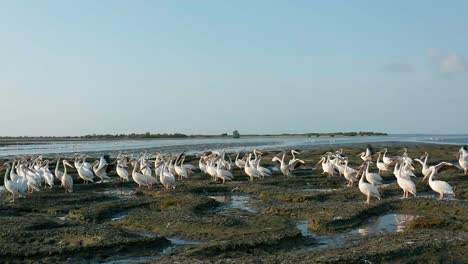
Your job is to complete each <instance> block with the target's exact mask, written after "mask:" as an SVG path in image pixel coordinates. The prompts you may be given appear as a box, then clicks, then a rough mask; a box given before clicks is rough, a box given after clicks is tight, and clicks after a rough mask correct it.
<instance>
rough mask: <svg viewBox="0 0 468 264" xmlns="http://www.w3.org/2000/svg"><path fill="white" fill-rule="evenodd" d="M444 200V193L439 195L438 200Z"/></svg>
mask: <svg viewBox="0 0 468 264" xmlns="http://www.w3.org/2000/svg"><path fill="white" fill-rule="evenodd" d="M443 199H444V193H443V192H442V193H440V197H439V200H443Z"/></svg>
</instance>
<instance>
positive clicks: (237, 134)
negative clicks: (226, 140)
mask: <svg viewBox="0 0 468 264" xmlns="http://www.w3.org/2000/svg"><path fill="white" fill-rule="evenodd" d="M232 137H233V138H240V134H239V131H237V130H234V131H233V132H232Z"/></svg>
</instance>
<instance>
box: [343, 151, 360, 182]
mask: <svg viewBox="0 0 468 264" xmlns="http://www.w3.org/2000/svg"><path fill="white" fill-rule="evenodd" d="M344 162H345V166H344V170H343V176H344V177H345V179H346V180H347V181H348V184H346V186H348V187H350V186H353V184H354V181H356V180H357V177H358V172H359V171H358V170H355V169H353V168H351V167H348V158H346V157H345V158H344Z"/></svg>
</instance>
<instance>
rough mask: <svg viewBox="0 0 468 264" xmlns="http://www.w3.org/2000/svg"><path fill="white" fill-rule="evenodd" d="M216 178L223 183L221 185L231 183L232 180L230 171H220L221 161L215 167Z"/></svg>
mask: <svg viewBox="0 0 468 264" xmlns="http://www.w3.org/2000/svg"><path fill="white" fill-rule="evenodd" d="M216 177H217V178H220V179H221V180H222V181H223V184H224V183H225V182H226V181H232V179H233V178H234V176H233V175H232V173H231V172H230V171H228V170H224V169H221V160H219V161H218V163H217V166H216Z"/></svg>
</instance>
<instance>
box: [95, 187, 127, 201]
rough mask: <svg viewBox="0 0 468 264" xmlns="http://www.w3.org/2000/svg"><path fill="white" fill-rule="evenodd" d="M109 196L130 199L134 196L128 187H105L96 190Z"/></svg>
mask: <svg viewBox="0 0 468 264" xmlns="http://www.w3.org/2000/svg"><path fill="white" fill-rule="evenodd" d="M96 193H101V194H105V195H110V196H117V197H119V198H120V199H131V198H134V197H135V191H134V190H133V189H130V188H125V189H105V190H104V191H102V192H96Z"/></svg>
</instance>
